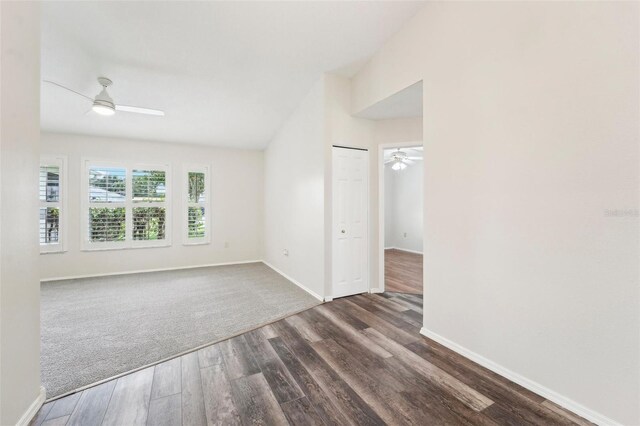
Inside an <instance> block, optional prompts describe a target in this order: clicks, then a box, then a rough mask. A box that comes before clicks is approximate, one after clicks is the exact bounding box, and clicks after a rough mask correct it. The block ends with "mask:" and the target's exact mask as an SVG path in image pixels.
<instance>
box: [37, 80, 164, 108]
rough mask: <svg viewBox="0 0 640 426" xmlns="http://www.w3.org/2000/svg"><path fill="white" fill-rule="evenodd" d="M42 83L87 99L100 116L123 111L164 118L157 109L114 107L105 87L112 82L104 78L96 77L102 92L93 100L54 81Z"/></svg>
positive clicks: (126, 106) (127, 106)
mask: <svg viewBox="0 0 640 426" xmlns="http://www.w3.org/2000/svg"><path fill="white" fill-rule="evenodd" d="M44 82H45V83H49V84H53V85H54V86H58V87H61V88H63V89H65V90H68V91H69V92H71V93H75V94H76V95H78V96H82V97H83V98H85V99H88V100H89V101H91V103H92V104H93V105H92V107H91V110H92V111H94V112H96V113H98V114H100V115H113V114H115V113H116V111H125V112H135V113H137V114H147V115H158V116H164V111H161V110H159V109H151V108H142V107H136V106H129V105H116V104H115V103H114V102H113V99H111V96H109V93H107V87H109V86H111V85H112V84H113V82H112V81H111V80H109V79H108V78H106V77H98V83H99V84H100V85H101V86H102V90H101V91H100V93H98V94H97V95H96V97H95V98H91V97H89V96H87V95H84V94H82V93H80V92H76V91H75V90H73V89H69V88H68V87H65V86H63V85H62V84H60V83H56V82H55V81H51V80H44Z"/></svg>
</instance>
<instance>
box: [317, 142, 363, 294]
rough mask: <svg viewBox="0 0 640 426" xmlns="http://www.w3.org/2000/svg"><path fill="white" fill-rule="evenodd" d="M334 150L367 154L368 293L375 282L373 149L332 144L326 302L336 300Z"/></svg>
mask: <svg viewBox="0 0 640 426" xmlns="http://www.w3.org/2000/svg"><path fill="white" fill-rule="evenodd" d="M334 148H342V149H353V150H357V151H364V152H366V153H367V190H366V192H365V193H366V197H367V203H366V206H367V215H366V216H367V226H366V227H365V232H366V235H367V271H366V272H367V290H366V291H367V292H369V293H371V288H372V286H373V282H372V281H371V244H372V242H371V231H372V229H373V228H372V226H373V223H372V221H371V210H372V208H371V151H372V149H370V148H365V147H362V146H348V145H342V144H340V145H338V144H332V145H331V226H330V227H329V228H330V229H329V232H330V235H331V237H330V242H331V289H330V294H329V295H328V296H325V298H324V301H325V302H330V301H332V300H333V299H334V297H336V296H335V294H336V292H335V281H334V275H333V274H334V268H335V264H334V262H333V255H334V250H335V247H334V244H333V231H334V229H333V226H334V220H333V219H334V217H333V212H334V207H335V206H334V205H333V197H334V195H335V193H334V191H335V188H334V185H333V173H334V155H333V154H334V151H333V149H334ZM337 297H345V296H337Z"/></svg>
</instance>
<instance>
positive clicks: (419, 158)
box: [407, 157, 422, 161]
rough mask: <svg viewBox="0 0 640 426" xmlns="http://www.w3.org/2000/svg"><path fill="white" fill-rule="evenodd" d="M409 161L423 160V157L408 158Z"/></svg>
mask: <svg viewBox="0 0 640 426" xmlns="http://www.w3.org/2000/svg"><path fill="white" fill-rule="evenodd" d="M407 160H419V161H420V160H422V157H407Z"/></svg>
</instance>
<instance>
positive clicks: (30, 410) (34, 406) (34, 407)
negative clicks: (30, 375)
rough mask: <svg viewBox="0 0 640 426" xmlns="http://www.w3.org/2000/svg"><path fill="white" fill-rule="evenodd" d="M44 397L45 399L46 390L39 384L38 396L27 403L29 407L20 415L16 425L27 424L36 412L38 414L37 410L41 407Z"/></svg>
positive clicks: (24, 425) (22, 425)
mask: <svg viewBox="0 0 640 426" xmlns="http://www.w3.org/2000/svg"><path fill="white" fill-rule="evenodd" d="M45 399H47V391H46V390H45V389H44V387H42V386H40V392H39V393H38V397H37V398H36V399H35V400H34V401H33V402H32V403H31V405H29V408H27V411H25V412H24V414H23V415H22V417H20V420H18V423H16V426H27V425H28V424H29V423H30V422H31V420H33V418H34V417H35V416H36V414H38V410H40V407H42V404H43V403H44V400H45Z"/></svg>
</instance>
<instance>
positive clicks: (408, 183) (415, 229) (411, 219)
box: [384, 161, 423, 253]
mask: <svg viewBox="0 0 640 426" xmlns="http://www.w3.org/2000/svg"><path fill="white" fill-rule="evenodd" d="M384 173H385V176H384V179H385V193H384V204H385V216H384V222H385V243H384V246H385V247H395V248H398V249H401V250H409V251H414V252H418V253H422V234H423V229H422V225H423V214H422V204H423V191H422V161H417V162H415V163H414V164H412V165H410V166H407V168H406V169H404V170H401V171H396V170H393V169H391V164H389V165H387V166H385V172H384Z"/></svg>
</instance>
